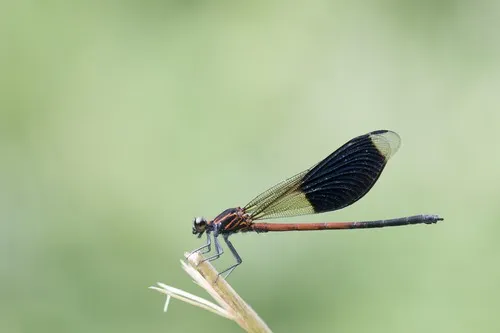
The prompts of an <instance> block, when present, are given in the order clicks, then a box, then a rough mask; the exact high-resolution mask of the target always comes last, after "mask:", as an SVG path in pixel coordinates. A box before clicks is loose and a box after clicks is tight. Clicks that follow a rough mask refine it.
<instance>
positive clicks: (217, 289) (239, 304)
mask: <svg viewBox="0 0 500 333" xmlns="http://www.w3.org/2000/svg"><path fill="white" fill-rule="evenodd" d="M185 256H186V258H187V259H188V260H187V263H186V262H184V261H181V264H182V266H183V269H184V270H185V271H186V273H188V274H189V275H190V276H191V277H192V278H193V280H194V281H195V282H196V283H197V284H198V285H199V286H200V287H202V288H203V289H205V290H206V291H207V292H208V293H209V294H210V296H212V297H213V299H214V300H215V301H216V302H217V303H218V304H219V305H217V304H214V303H212V302H209V301H207V300H205V299H203V298H200V297H198V296H195V295H192V294H189V293H187V292H185V291H183V290H179V289H176V288H173V287H170V286H167V285H164V284H162V283H158V286H159V287H156V286H154V287H150V288H151V289H154V290H157V291H159V292H161V293H163V294H166V295H168V297H173V298H177V299H180V300H182V301H185V302H187V303H190V304H193V305H196V306H199V307H201V308H203V309H205V310H208V311H211V312H214V313H216V314H218V315H220V316H223V317H225V318H229V319H232V320H234V321H235V322H236V323H237V324H238V325H240V326H241V327H242V328H243V329H244V330H245V331H247V332H271V329H270V328H269V327H268V326H267V325H266V323H264V321H263V320H262V319H261V318H260V317H259V316H258V315H257V313H256V312H255V311H254V310H253V309H252V308H251V307H250V306H249V305H248V304H246V303H245V301H244V300H243V299H242V298H241V297H240V296H239V295H238V294H237V293H236V291H235V290H234V289H233V288H232V287H231V286H230V285H229V284H228V283H227V282H226V280H224V279H223V278H222V277H218V274H219V273H218V272H217V271H216V270H215V268H214V267H213V266H212V264H210V262H208V261H205V262H202V261H203V257H202V256H201V255H200V254H198V253H194V254H193V255H191V256H188V254H187V253H186V254H185ZM168 300H169V299H167V302H168Z"/></svg>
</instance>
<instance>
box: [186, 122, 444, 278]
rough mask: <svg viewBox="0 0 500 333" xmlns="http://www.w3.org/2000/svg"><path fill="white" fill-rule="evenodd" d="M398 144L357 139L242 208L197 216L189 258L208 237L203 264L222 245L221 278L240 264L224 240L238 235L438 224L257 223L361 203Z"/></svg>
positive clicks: (395, 139)
mask: <svg viewBox="0 0 500 333" xmlns="http://www.w3.org/2000/svg"><path fill="white" fill-rule="evenodd" d="M400 143H401V139H400V137H399V135H398V134H397V133H395V132H392V131H388V130H378V131H374V132H370V133H367V134H364V135H361V136H358V137H356V138H354V139H352V140H350V141H348V142H347V143H346V144H344V145H343V146H342V147H340V148H339V149H337V150H336V151H334V152H333V153H332V154H330V155H329V156H328V157H326V158H325V159H324V160H322V161H321V162H319V163H318V164H316V165H315V166H313V167H312V168H310V169H307V170H305V171H303V172H301V173H299V174H297V175H295V176H293V177H291V178H289V179H287V180H285V181H283V182H281V183H278V184H277V185H275V186H273V187H271V188H270V189H268V190H267V191H265V192H263V193H262V194H260V195H258V196H257V197H255V198H254V199H253V200H252V201H250V202H249V203H248V204H247V205H246V206H244V207H243V208H241V207H236V208H229V209H226V210H225V211H223V212H222V213H220V214H219V215H218V216H217V217H215V218H214V219H213V220H211V221H207V220H206V219H205V218H203V217H197V218H195V219H194V221H193V234H195V235H197V236H198V238H200V237H201V236H202V235H203V234H204V233H206V235H207V242H206V244H205V245H203V246H202V247H200V248H198V249H196V250H194V251H193V252H191V253H195V252H198V251H201V250H203V253H208V252H210V250H211V244H212V237H211V236H213V242H214V244H215V254H214V255H212V256H210V257H208V258H207V259H205V260H209V261H212V260H215V259H218V258H219V257H220V256H221V255H222V254H223V253H224V250H223V248H222V246H221V245H220V243H219V236H221V235H222V238H223V239H224V242H225V243H226V245H227V247H228V248H229V250H230V251H231V253H232V254H233V256H234V258H235V260H236V263H235V264H233V265H232V266H230V267H228V268H227V269H225V270H223V271H222V272H221V273H219V275H222V274H224V273H226V276H225V278H227V277H228V276H229V274H231V272H232V271H233V270H234V269H235V268H236V267H237V266H238V265H240V264H241V263H242V259H241V257H240V255H239V254H238V252H237V251H236V249H235V248H234V246H233V244H232V243H231V242H230V241H229V236H231V235H232V234H234V233H238V232H250V231H254V232H258V233H260V232H271V231H305V230H337V229H363V228H382V227H393V226H403V225H410V224H421V223H425V224H432V223H436V222H438V221H441V220H443V219H442V218H441V217H439V216H438V215H415V216H408V217H402V218H395V219H389V220H376V221H362V222H325V223H265V222H258V221H260V220H262V219H268V218H281V217H290V216H297V215H304V214H315V213H323V212H329V211H334V210H338V209H341V208H344V207H346V206H349V205H351V204H353V203H354V202H356V201H358V200H359V199H361V198H362V197H363V196H364V195H365V194H366V193H368V191H369V190H370V189H371V188H372V186H373V185H374V184H375V182H376V181H377V179H378V178H379V176H380V174H381V173H382V170H384V167H385V165H386V164H387V161H388V160H389V159H390V158H391V157H392V156H393V155H394V154H395V153H396V151H397V150H398V148H399V146H400ZM256 221H257V222H256Z"/></svg>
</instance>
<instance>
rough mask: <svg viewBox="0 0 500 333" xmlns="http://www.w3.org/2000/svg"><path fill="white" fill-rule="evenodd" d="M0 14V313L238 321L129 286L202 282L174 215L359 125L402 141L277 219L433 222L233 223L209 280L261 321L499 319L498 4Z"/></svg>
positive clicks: (192, 243) (26, 6) (42, 6)
mask: <svg viewBox="0 0 500 333" xmlns="http://www.w3.org/2000/svg"><path fill="white" fill-rule="evenodd" d="M0 22H1V24H0V26H1V29H0V37H1V41H2V47H1V49H2V51H1V54H0V73H1V74H0V85H1V89H0V94H1V95H0V96H1V97H0V114H1V118H0V153H1V156H2V159H1V163H0V207H1V208H0V218H1V224H0V246H1V251H0V256H1V263H2V265H1V268H0V278H1V281H0V282H1V283H0V288H1V295H0V331H2V332H30V331H37V332H120V333H123V332H221V333H222V332H236V331H239V328H238V327H237V326H236V325H235V324H234V323H232V322H230V321H228V320H224V319H222V318H220V317H218V316H215V315H213V314H211V313H208V312H205V311H202V310H200V309H198V308H194V307H192V306H189V305H187V304H184V303H182V302H176V301H173V302H172V304H171V306H170V309H169V312H168V313H167V314H164V313H162V306H163V301H164V298H163V297H161V295H159V294H157V293H155V292H153V291H150V290H148V289H147V287H148V286H150V285H152V284H154V283H155V282H156V281H162V282H165V283H167V284H170V285H173V286H176V287H178V288H182V289H186V290H188V291H190V292H193V293H195V294H198V295H201V296H206V295H205V293H204V291H202V290H201V289H200V288H198V287H196V286H195V285H194V284H193V283H192V282H191V280H190V279H189V278H188V277H187V276H186V275H185V274H184V273H183V271H182V270H181V268H180V264H179V259H180V258H181V257H182V254H183V253H184V251H188V250H191V249H194V248H196V247H198V246H200V245H201V240H198V239H196V238H195V237H193V235H192V234H191V223H192V219H193V217H195V216H198V215H204V216H206V217H208V218H211V217H214V216H215V215H216V214H218V213H219V212H221V211H222V210H224V209H226V208H228V207H233V206H238V205H244V204H246V202H248V201H249V200H250V199H252V198H253V197H254V196H255V195H257V194H258V193H260V192H261V191H263V190H265V189H267V188H268V187H270V186H271V185H274V184H275V183H277V182H278V181H280V180H282V179H284V178H287V177H289V176H292V175H293V174H295V173H297V172H300V171H302V170H303V169H305V168H308V167H310V166H312V165H313V164H314V163H316V162H318V161H319V160H320V159H322V158H323V157H325V156H326V155H327V154H329V153H331V152H332V151H333V150H334V149H336V148H337V147H339V146H340V145H341V144H343V143H344V142H346V141H347V140H349V139H351V138H352V137H354V136H357V135H360V134H363V133H366V132H368V131H372V130H376V129H392V130H394V131H396V132H398V133H399V134H400V135H401V137H402V140H403V144H402V147H401V149H400V151H399V153H398V154H397V155H396V156H395V157H394V158H393V159H392V160H391V162H390V164H389V165H388V167H387V168H386V171H385V173H384V174H383V176H382V177H381V178H380V181H379V183H378V184H377V185H376V186H375V187H374V188H373V190H372V191H371V192H370V193H369V194H368V195H367V196H366V197H365V198H364V199H363V200H361V201H360V202H358V203H357V204H356V205H354V206H351V207H349V208H346V209H344V210H342V211H338V212H335V213H329V214H323V215H320V216H314V217H301V218H296V219H290V220H292V221H293V220H295V221H335V220H340V221H342V220H366V219H379V218H391V217H398V216H405V215H413V214H418V213H435V214H440V215H442V216H443V217H445V219H446V220H445V222H444V223H441V224H438V225H433V226H415V227H408V228H393V229H383V230H370V231H355V232H354V231H342V232H316V233H315V232H311V233H305V234H304V233H290V234H261V235H256V234H247V235H235V236H233V238H232V240H233V243H234V244H235V245H236V247H237V249H238V250H239V252H240V254H241V255H242V256H243V259H244V265H243V266H242V267H240V268H239V269H237V270H236V271H235V272H234V273H233V275H232V276H231V277H230V282H231V284H232V285H233V287H234V288H236V290H238V292H239V293H240V295H241V296H242V297H244V298H245V299H246V300H247V301H248V302H249V303H250V304H251V305H252V306H253V307H254V309H255V310H256V311H257V312H258V313H259V314H260V315H261V316H262V317H263V318H264V319H265V320H266V322H267V323H268V325H269V326H270V327H271V328H272V329H273V330H274V331H275V332H305V331H307V332H499V331H500V319H499V318H498V314H499V312H500V261H499V254H500V242H499V241H498V239H499V237H500V223H499V222H500V221H499V217H500V205H499V204H498V200H499V198H500V189H499V186H498V185H499V183H500V172H499V171H498V170H499V169H500V156H499V154H498V144H497V142H498V141H499V139H498V130H499V129H500V113H499V112H498V105H499V104H500V90H499V87H500V39H499V37H498V32H499V31H500V2H498V1H436V2H435V1H374V2H364V1H359V2H356V1H355V2H351V1H338V2H330V1H308V2H306V1H304V2H302V3H298V4H297V3H293V4H292V3H291V2H287V1H256V2H249V3H241V2H237V3H235V2H232V1H222V2H201V1H103V2H102V1H73V2H67V1H44V2H41V1H16V2H14V1H11V2H6V3H3V4H2V10H1V11H0ZM230 262H231V258H230V257H226V258H224V259H223V260H221V261H220V262H219V263H218V264H217V265H218V267H219V268H223V267H225V266H226V265H227V264H229V263H230ZM207 297H208V296H207Z"/></svg>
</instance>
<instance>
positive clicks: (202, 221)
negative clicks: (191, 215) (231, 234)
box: [194, 216, 207, 225]
mask: <svg viewBox="0 0 500 333" xmlns="http://www.w3.org/2000/svg"><path fill="white" fill-rule="evenodd" d="M206 223H207V220H205V218H204V217H201V216H200V217H197V218H195V219H194V224H196V225H204V224H206Z"/></svg>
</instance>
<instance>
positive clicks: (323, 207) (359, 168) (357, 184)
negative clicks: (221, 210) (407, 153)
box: [245, 130, 401, 220]
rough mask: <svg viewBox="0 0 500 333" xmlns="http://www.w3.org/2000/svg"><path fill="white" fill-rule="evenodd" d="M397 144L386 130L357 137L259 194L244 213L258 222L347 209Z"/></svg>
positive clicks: (383, 165) (369, 186)
mask: <svg viewBox="0 0 500 333" xmlns="http://www.w3.org/2000/svg"><path fill="white" fill-rule="evenodd" d="M400 143H401V140H400V138H399V136H398V135H397V134H396V133H395V132H391V131H386V130H380V131H375V132H370V133H367V134H365V135H361V136H358V137H356V138H354V139H352V140H350V141H349V142H347V143H346V144H344V145H343V146H342V147H340V148H339V149H337V150H336V151H335V152H333V153H332V154H330V155H329V156H328V157H327V158H325V159H324V160H323V161H321V162H319V163H318V164H317V165H315V166H314V167H312V168H311V169H308V170H306V171H303V172H301V173H299V174H297V175H295V176H293V177H291V178H289V179H287V180H285V181H283V182H281V183H279V184H277V185H275V186H274V187H272V188H270V189H269V190H267V191H265V192H264V193H262V194H260V195H259V196H257V197H256V198H255V199H253V200H252V201H250V203H248V205H247V206H246V207H245V211H246V212H248V213H250V214H251V216H252V218H253V219H254V220H258V219H263V218H276V217H285V216H295V215H303V214H312V213H321V212H328V211H333V210H337V209H341V208H344V207H346V206H349V205H351V204H353V203H354V202H356V201H357V200H359V199H361V198H362V197H363V196H364V195H365V194H366V193H367V192H368V191H369V190H370V189H371V188H372V186H373V185H374V184H375V182H376V181H377V179H378V177H379V176H380V174H381V173H382V170H383V169H384V167H385V165H386V164H387V161H388V160H389V158H390V157H391V156H392V155H394V154H395V153H396V151H397V150H398V148H399V145H400Z"/></svg>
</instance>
